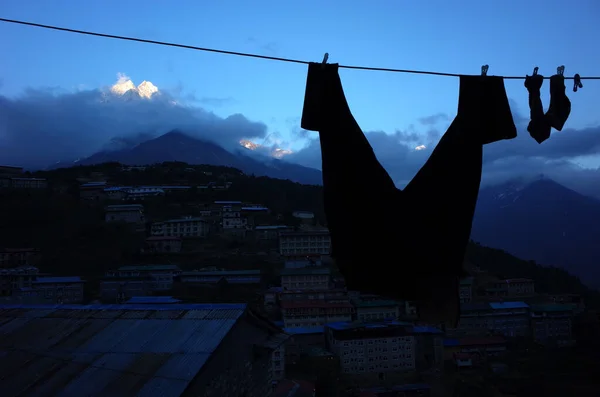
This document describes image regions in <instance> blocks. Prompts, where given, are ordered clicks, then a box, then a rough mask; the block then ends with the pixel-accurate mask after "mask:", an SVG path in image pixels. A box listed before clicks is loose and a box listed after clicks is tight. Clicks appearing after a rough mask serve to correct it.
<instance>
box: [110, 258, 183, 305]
mask: <svg viewBox="0 0 600 397" xmlns="http://www.w3.org/2000/svg"><path fill="white" fill-rule="evenodd" d="M180 273H181V269H180V268H179V267H178V266H176V265H147V266H123V267H120V268H118V269H117V270H111V271H108V272H107V273H106V275H105V277H104V278H103V279H102V280H101V281H100V295H101V299H102V301H104V302H125V301H127V300H128V299H130V298H132V297H134V296H146V295H151V294H153V293H157V292H165V291H169V290H171V289H173V280H174V279H175V277H176V276H178V275H179V274H180Z"/></svg>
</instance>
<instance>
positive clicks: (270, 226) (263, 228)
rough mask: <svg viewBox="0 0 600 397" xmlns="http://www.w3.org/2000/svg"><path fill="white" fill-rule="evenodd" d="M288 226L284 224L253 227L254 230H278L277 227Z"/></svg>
mask: <svg viewBox="0 0 600 397" xmlns="http://www.w3.org/2000/svg"><path fill="white" fill-rule="evenodd" d="M287 228H289V226H285V225H263V226H256V227H254V229H255V230H279V229H287Z"/></svg>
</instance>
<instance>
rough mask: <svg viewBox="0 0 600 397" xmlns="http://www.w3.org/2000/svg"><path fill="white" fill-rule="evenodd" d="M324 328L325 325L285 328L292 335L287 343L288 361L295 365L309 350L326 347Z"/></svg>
mask: <svg viewBox="0 0 600 397" xmlns="http://www.w3.org/2000/svg"><path fill="white" fill-rule="evenodd" d="M324 330H325V328H324V327H323V326H316V327H294V328H285V329H284V331H285V333H286V334H288V335H290V338H289V339H288V340H287V341H286V344H285V361H286V363H287V364H290V365H295V364H297V363H298V362H299V360H300V358H301V357H302V355H303V354H305V353H306V352H308V351H309V350H311V349H313V348H321V349H322V348H325V333H324Z"/></svg>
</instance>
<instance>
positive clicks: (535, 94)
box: [525, 67, 551, 143]
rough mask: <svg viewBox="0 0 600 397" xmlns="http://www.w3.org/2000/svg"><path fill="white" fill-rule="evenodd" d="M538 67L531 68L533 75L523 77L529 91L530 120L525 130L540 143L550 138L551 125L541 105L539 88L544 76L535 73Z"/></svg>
mask: <svg viewBox="0 0 600 397" xmlns="http://www.w3.org/2000/svg"><path fill="white" fill-rule="evenodd" d="M537 71H538V68H537V67H536V68H535V69H534V70H533V75H531V76H526V77H525V88H527V91H528V92H529V113H530V121H529V125H528V126H527V131H528V132H529V135H531V137H532V138H533V139H535V140H536V142H537V143H542V142H544V141H545V140H546V139H548V138H550V130H551V126H550V123H549V121H548V118H547V117H546V115H545V114H544V107H543V105H542V98H541V92H540V90H541V88H542V84H544V76H542V75H540V74H538V73H537Z"/></svg>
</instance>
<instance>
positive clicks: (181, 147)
mask: <svg viewBox="0 0 600 397" xmlns="http://www.w3.org/2000/svg"><path fill="white" fill-rule="evenodd" d="M116 143H118V144H121V145H122V146H121V147H122V148H119V149H116V150H110V149H105V150H101V151H99V152H97V153H95V154H93V155H91V156H89V157H86V158H83V159H79V160H77V161H76V162H74V163H71V164H69V162H58V163H56V164H54V165H52V166H51V167H50V168H59V167H63V166H71V165H93V164H100V163H106V162H113V161H116V162H119V163H122V164H125V165H141V164H155V163H162V162H165V161H182V162H186V163H188V164H210V165H218V166H229V167H234V168H238V169H240V170H241V171H242V172H244V173H246V174H254V175H256V176H268V177H272V178H278V179H290V180H292V181H294V182H298V183H303V184H308V185H316V184H321V183H322V176H321V171H319V170H317V169H314V168H309V167H304V166H301V165H298V164H294V163H289V162H287V161H285V160H280V159H276V158H270V157H267V156H261V155H259V154H256V153H252V155H249V154H250V152H251V151H250V150H249V149H243V147H240V148H242V149H243V150H247V151H248V152H249V153H248V155H247V154H244V153H243V152H242V151H241V149H240V150H238V151H236V152H235V153H233V152H230V151H228V150H226V149H224V148H223V147H221V146H219V145H217V144H215V143H213V142H210V141H208V140H202V139H198V138H195V137H192V136H190V135H188V134H186V133H185V132H182V131H179V130H172V131H170V132H167V133H166V134H163V135H160V136H158V137H156V138H152V139H148V140H145V141H142V142H139V141H127V142H120V141H118V140H117V141H116ZM115 146H118V145H114V144H113V147H115ZM123 146H124V147H123Z"/></svg>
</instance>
